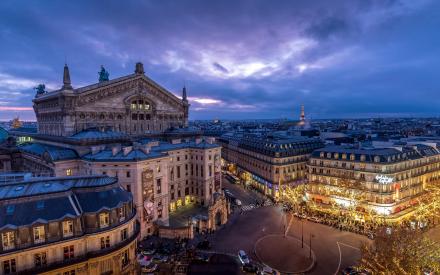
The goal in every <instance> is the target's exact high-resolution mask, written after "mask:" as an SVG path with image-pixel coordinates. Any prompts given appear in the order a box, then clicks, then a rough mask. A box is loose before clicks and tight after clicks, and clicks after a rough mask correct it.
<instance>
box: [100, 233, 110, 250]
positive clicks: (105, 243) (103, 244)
mask: <svg viewBox="0 0 440 275" xmlns="http://www.w3.org/2000/svg"><path fill="white" fill-rule="evenodd" d="M107 247H110V236H107V237H101V249H104V248H107Z"/></svg>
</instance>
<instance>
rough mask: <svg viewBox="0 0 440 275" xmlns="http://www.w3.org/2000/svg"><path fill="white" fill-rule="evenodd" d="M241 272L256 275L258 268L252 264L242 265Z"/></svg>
mask: <svg viewBox="0 0 440 275" xmlns="http://www.w3.org/2000/svg"><path fill="white" fill-rule="evenodd" d="M243 271H245V272H249V273H256V272H257V271H258V268H257V266H256V265H255V264H253V263H252V262H251V263H248V264H245V265H243Z"/></svg>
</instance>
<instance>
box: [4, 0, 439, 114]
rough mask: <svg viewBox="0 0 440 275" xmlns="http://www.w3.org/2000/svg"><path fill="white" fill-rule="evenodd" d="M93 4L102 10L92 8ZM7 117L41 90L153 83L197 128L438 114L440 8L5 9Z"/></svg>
mask: <svg viewBox="0 0 440 275" xmlns="http://www.w3.org/2000/svg"><path fill="white" fill-rule="evenodd" d="M92 2H93V3H92ZM0 42H1V43H0V119H1V120H5V119H11V118H13V117H15V116H17V115H19V116H20V118H21V119H23V120H34V119H35V117H34V111H33V109H32V98H33V97H34V95H35V91H34V90H33V87H35V86H36V85H37V84H39V83H44V84H46V87H47V89H48V90H49V91H51V90H55V89H59V88H60V87H61V85H62V72H63V66H64V63H65V62H66V61H67V64H68V65H69V68H70V74H71V79H72V85H73V86H74V87H75V88H76V87H81V86H84V85H88V84H92V83H95V82H97V81H98V71H99V68H100V66H101V65H104V67H105V68H106V69H107V70H108V71H109V73H110V78H116V77H119V76H123V75H127V74H131V73H133V71H134V64H135V63H136V62H138V61H141V62H143V63H144V67H145V71H146V75H147V76H149V77H150V78H152V79H153V80H155V81H156V82H158V83H159V84H161V85H162V86H163V87H165V88H166V89H168V90H169V91H171V92H173V93H175V94H176V95H178V96H180V94H181V89H182V86H183V84H184V83H186V86H187V90H188V96H189V100H190V103H191V109H190V119H213V118H220V119H234V118H235V119H248V118H291V119H293V118H295V119H296V118H297V117H298V116H299V108H300V105H301V104H304V105H305V109H306V115H307V116H308V117H309V118H312V119H313V118H349V117H353V118H358V117H372V116H379V117H390V116H392V117H397V116H405V117H408V116H438V115H439V113H440V1H436V0H432V1H429V0H426V1H419V0H408V1H385V0H382V1H367V0H360V1H354V0H347V1H335V0H332V1H329V0H322V1H310V0H309V1H237V0H235V1H203V0H201V1H183V0H182V1H164V0H160V1H127V0H124V1H78V0H76V1H16V0H15V1H9V0H3V1H1V2H0Z"/></svg>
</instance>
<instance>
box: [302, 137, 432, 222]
mask: <svg viewBox="0 0 440 275" xmlns="http://www.w3.org/2000/svg"><path fill="white" fill-rule="evenodd" d="M308 172H309V175H308V178H309V183H308V184H309V187H310V188H309V191H308V194H307V197H308V199H309V200H310V201H314V202H315V203H317V204H318V205H319V206H320V208H321V209H322V210H326V209H329V208H330V207H331V205H333V206H336V208H337V209H340V211H341V212H344V211H345V210H347V209H349V208H352V209H354V210H355V212H356V213H357V214H356V215H357V217H358V218H359V219H363V217H364V214H365V213H372V214H373V215H374V216H378V217H382V218H384V219H386V220H389V221H397V220H399V219H402V218H404V217H406V216H408V215H410V214H411V213H412V212H413V211H414V209H415V207H417V205H418V204H419V202H420V201H424V199H425V197H426V195H427V187H428V184H436V183H438V181H439V180H440V152H439V150H438V149H437V148H435V147H432V146H428V145H424V144H417V145H411V146H409V145H407V146H401V147H397V148H360V149H356V148H351V147H344V146H330V147H326V148H323V149H319V150H316V151H315V152H313V154H312V157H311V159H310V161H309V164H308Z"/></svg>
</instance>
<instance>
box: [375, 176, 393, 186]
mask: <svg viewBox="0 0 440 275" xmlns="http://www.w3.org/2000/svg"><path fill="white" fill-rule="evenodd" d="M376 181H377V182H379V183H381V184H390V183H393V178H392V177H388V176H385V175H376Z"/></svg>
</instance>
